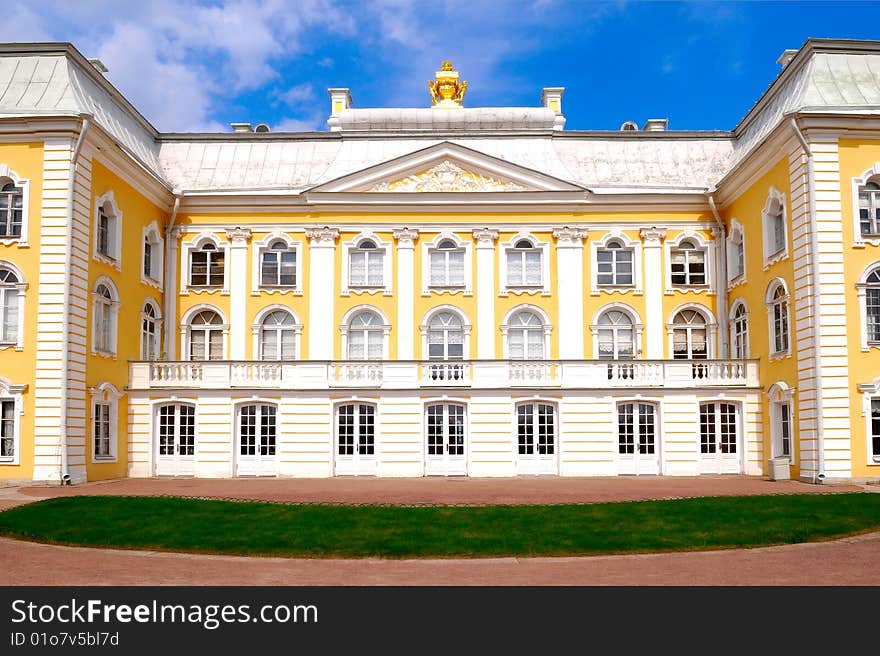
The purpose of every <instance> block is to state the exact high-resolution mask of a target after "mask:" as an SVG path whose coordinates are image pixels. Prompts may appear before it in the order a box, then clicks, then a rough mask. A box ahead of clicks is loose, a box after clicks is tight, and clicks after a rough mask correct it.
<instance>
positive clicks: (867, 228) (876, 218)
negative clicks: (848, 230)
mask: <svg viewBox="0 0 880 656" xmlns="http://www.w3.org/2000/svg"><path fill="white" fill-rule="evenodd" d="M875 187H876V185H875ZM859 231H860V232H861V234H862V235H864V236H866V237H868V236H872V237H873V236H877V235H880V190H878V189H876V188H874V189H863V190H861V191H860V192H859Z"/></svg>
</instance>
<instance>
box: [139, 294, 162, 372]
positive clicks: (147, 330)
mask: <svg viewBox="0 0 880 656" xmlns="http://www.w3.org/2000/svg"><path fill="white" fill-rule="evenodd" d="M160 326H161V324H160V320H159V312H158V310H157V309H156V306H155V305H154V304H153V303H152V302H151V301H147V302H146V303H144V309H143V312H142V313H141V359H142V360H156V359H158V358H159V338H160V336H161V327H160Z"/></svg>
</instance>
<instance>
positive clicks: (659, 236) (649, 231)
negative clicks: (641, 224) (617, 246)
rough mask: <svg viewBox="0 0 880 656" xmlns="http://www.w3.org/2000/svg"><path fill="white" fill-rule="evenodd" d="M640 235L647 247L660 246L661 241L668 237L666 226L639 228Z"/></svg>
mask: <svg viewBox="0 0 880 656" xmlns="http://www.w3.org/2000/svg"><path fill="white" fill-rule="evenodd" d="M639 235H641V237H642V241H644V242H645V246H646V247H659V246H660V242H661V241H662V240H663V239H665V238H666V228H657V227H651V228H642V229H641V230H639Z"/></svg>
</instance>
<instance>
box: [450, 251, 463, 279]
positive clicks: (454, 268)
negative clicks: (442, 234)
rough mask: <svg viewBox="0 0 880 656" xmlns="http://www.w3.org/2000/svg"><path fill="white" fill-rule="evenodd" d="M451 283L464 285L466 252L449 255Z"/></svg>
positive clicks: (455, 252) (454, 252)
mask: <svg viewBox="0 0 880 656" xmlns="http://www.w3.org/2000/svg"><path fill="white" fill-rule="evenodd" d="M449 283H450V284H452V285H464V251H453V252H451V253H449Z"/></svg>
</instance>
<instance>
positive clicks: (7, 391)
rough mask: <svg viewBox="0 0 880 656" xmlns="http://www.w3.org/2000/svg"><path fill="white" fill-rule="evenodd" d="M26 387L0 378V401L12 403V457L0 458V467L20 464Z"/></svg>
mask: <svg viewBox="0 0 880 656" xmlns="http://www.w3.org/2000/svg"><path fill="white" fill-rule="evenodd" d="M27 387H28V386H27V385H13V384H12V383H10V382H9V381H8V380H6V379H5V378H2V377H0V401H12V404H13V405H12V421H13V423H12V456H11V457H10V456H0V465H18V464H19V463H20V462H21V421H22V420H21V418H22V416H23V415H24V393H25V391H27Z"/></svg>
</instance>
